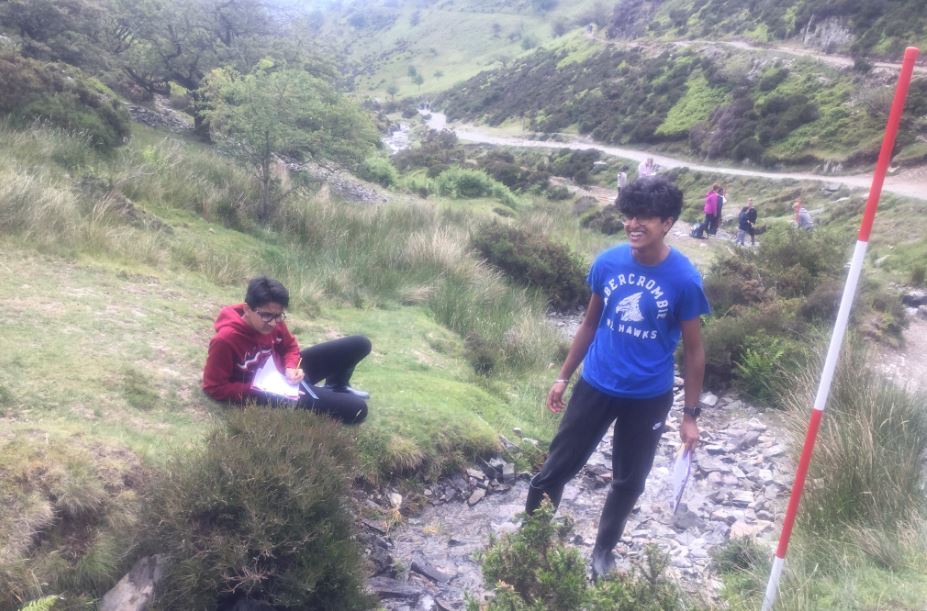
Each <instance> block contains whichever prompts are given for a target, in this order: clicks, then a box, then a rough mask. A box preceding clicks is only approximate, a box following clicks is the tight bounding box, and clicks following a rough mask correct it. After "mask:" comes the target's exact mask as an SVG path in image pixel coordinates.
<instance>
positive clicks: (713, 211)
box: [702, 183, 721, 231]
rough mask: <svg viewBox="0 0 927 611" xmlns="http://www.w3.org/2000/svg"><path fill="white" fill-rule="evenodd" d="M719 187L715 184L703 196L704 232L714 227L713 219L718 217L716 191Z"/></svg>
mask: <svg viewBox="0 0 927 611" xmlns="http://www.w3.org/2000/svg"><path fill="white" fill-rule="evenodd" d="M720 188H721V187H720V186H719V185H718V184H717V183H715V184H713V185H711V189H710V190H709V191H708V193H706V194H705V207H704V208H703V209H702V211H703V212H704V213H705V220H704V221H703V222H702V225H703V227H704V229H705V230H706V231H708V230H709V229H710V228H711V227H713V226H714V223H715V218H716V217H717V216H718V189H720Z"/></svg>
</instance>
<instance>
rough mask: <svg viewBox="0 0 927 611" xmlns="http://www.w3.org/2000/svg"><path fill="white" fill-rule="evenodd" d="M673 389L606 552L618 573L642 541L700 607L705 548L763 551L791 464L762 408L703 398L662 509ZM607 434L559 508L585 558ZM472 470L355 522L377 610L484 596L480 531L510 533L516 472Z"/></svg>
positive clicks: (484, 539)
mask: <svg viewBox="0 0 927 611" xmlns="http://www.w3.org/2000/svg"><path fill="white" fill-rule="evenodd" d="M681 399H682V393H681V388H677V402H676V403H677V404H676V406H675V407H674V410H673V412H672V413H671V416H670V420H669V429H670V430H669V431H668V432H667V433H666V435H665V436H664V438H663V441H662V442H661V445H660V448H659V450H658V453H657V457H656V461H655V463H654V468H653V471H652V472H651V474H650V478H649V480H648V483H647V490H646V491H645V492H644V495H643V496H642V497H641V500H640V501H639V503H638V507H637V508H636V509H635V511H634V513H633V514H632V515H631V518H630V519H629V521H628V525H627V528H626V529H625V536H624V537H623V540H622V542H621V543H619V546H618V549H617V550H616V551H617V553H618V555H619V557H620V558H621V560H620V567H621V568H622V569H623V570H628V569H630V567H631V565H632V563H634V561H635V560H636V559H637V558H639V557H641V555H642V553H643V550H644V547H645V546H646V545H647V544H650V543H654V544H656V545H658V546H659V547H660V548H661V549H662V550H664V551H665V552H666V553H668V554H669V556H670V558H671V568H670V573H671V575H672V576H673V577H674V578H675V579H676V580H677V581H678V583H680V585H681V586H682V587H683V588H684V589H685V590H687V591H689V592H691V593H693V594H694V595H696V596H699V597H701V598H703V599H704V600H705V601H706V602H708V601H711V600H713V599H715V598H716V595H717V593H718V591H719V588H720V585H721V584H720V581H719V580H718V578H717V576H716V575H715V574H714V572H713V571H712V568H711V552H712V550H713V549H715V548H716V547H718V546H719V545H721V544H723V543H724V542H725V541H727V540H728V539H730V538H733V537H738V536H755V537H757V538H758V539H759V540H761V541H764V542H767V543H768V544H769V546H770V547H771V546H772V544H773V543H774V541H775V539H776V538H777V537H778V529H779V524H778V519H779V517H781V509H782V507H783V505H784V503H785V500H786V498H787V496H788V486H789V485H790V481H791V474H792V468H793V467H792V465H791V463H790V461H789V459H788V457H787V452H786V448H785V447H784V445H783V440H782V437H783V436H782V433H781V431H780V427H779V425H778V424H777V423H776V421H775V418H774V415H770V414H766V413H762V412H759V411H758V410H756V409H754V408H752V407H750V406H748V405H746V404H744V403H743V402H742V401H740V400H738V399H736V398H735V397H732V396H729V397H722V398H720V399H718V398H717V397H715V396H713V395H706V396H705V397H703V399H704V401H705V403H706V405H710V404H712V403H714V406H713V407H706V409H705V411H704V412H703V416H702V442H701V444H700V446H699V449H698V451H697V452H696V454H695V458H694V461H693V465H692V470H691V476H690V479H689V484H688V487H687V488H686V491H685V493H684V496H683V503H682V504H681V505H680V507H679V509H678V510H677V511H676V513H675V515H674V514H673V512H672V511H671V509H670V498H671V496H672V494H671V492H672V490H671V486H672V484H671V472H672V467H673V463H674V460H675V456H676V451H677V448H678V445H679V440H678V436H677V434H676V431H677V422H678V417H679V409H681ZM610 465H611V434H609V435H607V436H606V438H605V439H604V440H603V441H602V443H601V444H600V445H599V448H598V449H597V451H596V452H595V454H594V455H593V456H592V458H591V459H590V460H589V463H588V464H587V465H586V467H585V468H584V469H583V471H582V472H581V474H580V475H579V476H577V477H576V478H575V479H574V481H573V482H571V483H570V484H569V485H568V486H567V488H566V491H565V493H564V498H563V502H562V504H561V506H560V513H561V514H568V515H570V516H571V517H572V518H573V519H574V520H575V523H576V526H575V531H574V537H573V540H572V543H573V544H574V545H576V546H577V547H579V548H580V549H581V550H582V552H583V554H584V555H585V556H586V557H587V558H588V556H589V554H590V553H591V550H592V544H593V542H594V540H595V532H596V524H597V522H598V516H599V511H600V510H601V507H602V504H603V502H604V499H605V495H606V492H607V485H608V483H609V481H610V479H611V467H610ZM487 467H488V466H487V465H483V467H482V468H480V467H479V466H474V468H472V469H469V470H468V471H467V474H466V475H464V474H460V475H457V476H455V477H453V478H450V479H449V480H445V481H443V482H441V483H439V484H437V485H435V486H433V487H432V488H430V489H429V490H427V491H426V492H425V496H426V498H428V499H429V502H428V504H427V506H426V507H425V509H424V510H423V511H422V512H420V513H418V514H416V515H414V516H412V517H408V518H406V519H405V520H404V521H402V522H401V524H399V525H398V526H394V527H393V528H389V527H388V525H387V523H386V522H382V521H376V520H367V522H366V529H367V533H366V539H367V541H366V543H367V549H368V559H369V560H370V565H371V567H372V572H373V573H374V575H373V576H372V578H371V579H370V582H369V583H370V587H371V589H372V590H373V591H375V592H376V593H377V594H378V595H379V596H380V597H381V598H382V600H383V605H384V607H385V608H387V609H397V610H410V611H411V610H426V609H461V608H463V607H464V605H465V597H466V596H467V595H469V596H475V597H481V596H484V595H485V586H484V584H483V582H482V578H481V574H480V568H479V561H478V554H479V552H480V551H481V550H482V549H483V548H484V547H485V546H486V545H487V543H488V541H489V537H490V535H496V536H498V535H501V534H504V533H508V532H512V531H513V530H515V529H516V528H517V527H518V524H519V518H518V514H519V512H521V511H522V509H523V507H524V501H525V495H526V491H527V480H528V478H529V476H530V474H528V473H518V474H515V473H512V474H511V480H510V481H500V479H499V478H498V477H495V478H490V477H487V475H486V471H489V472H490V473H492V471H491V470H490V469H489V468H487ZM375 500H377V501H378V502H379V504H380V505H381V508H382V509H383V510H386V511H388V510H389V509H390V507H389V506H390V505H391V504H392V505H395V504H396V503H400V504H401V502H402V500H401V498H400V497H398V495H396V494H395V493H394V494H393V495H392V499H390V494H388V493H387V494H384V495H382V496H381V497H380V498H379V499H375ZM392 509H393V510H395V509H396V507H392Z"/></svg>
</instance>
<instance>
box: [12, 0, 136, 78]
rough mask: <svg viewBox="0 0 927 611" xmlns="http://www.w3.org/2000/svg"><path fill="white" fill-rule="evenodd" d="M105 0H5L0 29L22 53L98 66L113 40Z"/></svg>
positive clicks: (109, 12)
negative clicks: (15, 43) (14, 42)
mask: <svg viewBox="0 0 927 611" xmlns="http://www.w3.org/2000/svg"><path fill="white" fill-rule="evenodd" d="M111 9H112V7H111V6H109V4H108V2H107V0H6V1H5V2H0V31H3V32H6V33H7V34H8V35H10V36H11V37H12V38H14V39H15V40H16V41H17V42H18V43H19V46H20V50H21V52H22V54H23V55H25V56H26V57H31V58H34V59H40V60H54V61H61V62H64V63H67V64H71V65H74V66H79V67H82V68H86V67H93V68H100V67H102V64H103V63H104V62H105V60H106V56H107V55H108V54H109V53H111V52H112V51H111V49H110V46H111V45H112V44H113V43H115V42H117V39H118V35H119V30H118V29H116V28H113V30H112V32H110V31H109V30H110V27H111V26H112V25H113V24H112V14H113V11H112V10H111Z"/></svg>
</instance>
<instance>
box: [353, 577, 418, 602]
mask: <svg viewBox="0 0 927 611" xmlns="http://www.w3.org/2000/svg"><path fill="white" fill-rule="evenodd" d="M367 587H368V588H369V589H370V591H371V592H373V593H374V594H376V595H377V596H379V597H380V598H399V599H402V600H411V601H416V600H418V599H419V598H420V597H421V595H422V594H423V593H424V592H423V591H422V589H421V588H418V587H416V586H413V585H409V584H407V583H403V582H401V581H399V580H398V579H393V578H392V577H382V576H380V577H371V578H370V579H368V580H367Z"/></svg>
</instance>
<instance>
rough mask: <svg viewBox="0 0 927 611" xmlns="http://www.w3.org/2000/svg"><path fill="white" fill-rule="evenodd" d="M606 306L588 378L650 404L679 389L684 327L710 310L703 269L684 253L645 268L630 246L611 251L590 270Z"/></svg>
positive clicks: (595, 289)
mask: <svg viewBox="0 0 927 611" xmlns="http://www.w3.org/2000/svg"><path fill="white" fill-rule="evenodd" d="M588 282H589V286H590V288H591V289H592V291H593V292H594V293H595V294H597V295H598V296H599V297H601V298H602V301H603V302H604V304H605V307H604V309H603V311H602V317H601V319H599V326H598V328H597V329H596V332H595V337H594V338H593V340H592V344H591V345H590V346H589V351H588V352H587V353H586V357H585V360H584V364H583V379H585V380H586V382H588V383H589V384H590V385H592V386H593V387H594V388H596V389H598V390H600V391H601V392H604V393H606V394H609V395H614V396H619V397H631V398H635V399H646V398H650V397H656V396H657V395H660V394H663V393H665V392H666V391H668V390H671V389H672V388H673V353H674V352H675V350H676V344H678V343H679V338H680V337H681V336H682V328H681V327H680V322H681V321H683V320H692V319H693V318H698V317H699V316H701V315H702V314H707V313H708V312H709V311H710V308H709V307H708V300H707V299H706V298H705V293H704V292H703V291H702V278H701V276H700V275H699V273H698V270H696V269H695V267H694V266H693V265H692V263H691V262H689V260H688V259H687V258H686V257H685V255H683V254H682V253H680V252H679V251H677V250H675V249H670V253H669V256H667V257H666V259H664V260H663V261H662V262H660V263H658V264H657V265H653V266H649V265H641V264H640V263H638V262H637V261H635V260H634V257H633V256H632V255H631V247H630V246H629V245H628V244H620V245H618V246H615V247H614V248H610V249H609V250H606V251H605V252H603V253H602V254H601V255H599V256H598V258H596V260H595V262H594V263H593V264H592V267H591V268H590V270H589V277H588Z"/></svg>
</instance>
